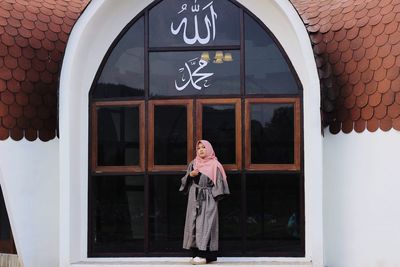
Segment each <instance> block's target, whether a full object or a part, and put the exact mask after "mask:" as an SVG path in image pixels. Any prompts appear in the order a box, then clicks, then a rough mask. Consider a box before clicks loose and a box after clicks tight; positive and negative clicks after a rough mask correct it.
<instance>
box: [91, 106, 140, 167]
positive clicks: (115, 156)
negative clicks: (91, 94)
mask: <svg viewBox="0 0 400 267" xmlns="http://www.w3.org/2000/svg"><path fill="white" fill-rule="evenodd" d="M97 112H98V113H97V116H98V121H97V124H98V125H97V136H98V140H97V141H98V143H97V149H98V165H99V166H128V165H139V142H140V139H139V108H138V107H137V106H136V107H101V108H98V111H97Z"/></svg>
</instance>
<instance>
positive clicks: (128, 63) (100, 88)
mask: <svg viewBox="0 0 400 267" xmlns="http://www.w3.org/2000/svg"><path fill="white" fill-rule="evenodd" d="M93 96H94V97H95V98H111V97H129V96H144V19H143V18H141V19H139V20H138V21H137V22H135V23H134V24H133V26H132V27H131V28H130V29H129V30H128V31H127V32H126V33H125V35H124V36H123V37H122V38H121V40H120V41H119V42H118V43H117V45H116V46H115V47H114V48H113V51H112V52H111V54H110V56H109V57H108V59H107V62H106V64H105V65H104V68H103V70H102V72H101V75H100V78H99V80H98V82H97V85H96V88H95V91H94V94H93Z"/></svg>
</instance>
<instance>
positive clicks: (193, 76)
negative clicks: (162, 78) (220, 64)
mask: <svg viewBox="0 0 400 267" xmlns="http://www.w3.org/2000/svg"><path fill="white" fill-rule="evenodd" d="M197 65H198V66H197ZM207 65H208V62H207V61H205V60H202V59H200V60H199V58H198V57H195V58H193V59H190V60H188V61H186V62H185V67H183V68H179V70H178V71H179V73H181V74H182V76H181V80H180V81H179V84H178V82H177V81H176V80H175V88H176V90H178V91H182V90H183V89H185V88H186V87H187V86H188V85H189V84H191V85H192V86H193V87H194V88H195V89H197V90H201V89H203V87H204V88H207V87H209V86H210V85H211V84H209V80H208V79H209V78H210V77H211V76H213V75H214V73H213V72H203V73H201V72H200V71H201V70H202V69H204V68H205V67H206V66H207ZM196 66H197V68H196V69H194V70H193V71H192V69H193V68H195V67H196Z"/></svg>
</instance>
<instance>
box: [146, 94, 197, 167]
mask: <svg viewBox="0 0 400 267" xmlns="http://www.w3.org/2000/svg"><path fill="white" fill-rule="evenodd" d="M155 106H185V107H186V123H187V125H186V138H187V147H186V153H187V154H186V161H187V163H189V162H190V161H191V160H192V157H193V137H194V136H193V100H192V99H179V100H176V99H175V100H150V101H149V112H148V114H149V130H148V140H149V150H148V169H149V171H155V172H157V171H185V170H186V168H187V164H186V165H156V164H154V107H155Z"/></svg>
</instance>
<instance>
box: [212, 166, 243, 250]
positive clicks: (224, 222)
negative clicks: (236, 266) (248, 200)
mask: <svg viewBox="0 0 400 267" xmlns="http://www.w3.org/2000/svg"><path fill="white" fill-rule="evenodd" d="M227 175H228V185H229V190H230V192H231V194H230V195H228V196H227V197H225V198H224V199H222V200H221V201H219V204H218V211H219V238H220V244H219V250H220V251H221V256H235V255H238V254H239V253H240V251H241V249H242V227H241V225H242V197H241V176H240V175H238V174H229V173H228V174H227Z"/></svg>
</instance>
